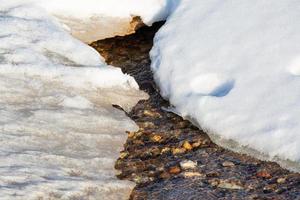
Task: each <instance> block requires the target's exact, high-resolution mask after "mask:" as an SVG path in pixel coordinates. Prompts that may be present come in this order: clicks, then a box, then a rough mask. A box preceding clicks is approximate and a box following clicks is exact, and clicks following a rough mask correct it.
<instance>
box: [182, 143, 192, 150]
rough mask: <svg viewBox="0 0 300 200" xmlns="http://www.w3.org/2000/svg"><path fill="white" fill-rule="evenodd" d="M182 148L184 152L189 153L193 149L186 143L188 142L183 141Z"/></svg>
mask: <svg viewBox="0 0 300 200" xmlns="http://www.w3.org/2000/svg"><path fill="white" fill-rule="evenodd" d="M182 147H183V148H185V149H186V150H188V151H190V150H192V149H193V146H192V145H191V144H190V143H189V142H188V141H185V142H184V143H183V145H182Z"/></svg>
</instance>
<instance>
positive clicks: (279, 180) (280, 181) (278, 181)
mask: <svg viewBox="0 0 300 200" xmlns="http://www.w3.org/2000/svg"><path fill="white" fill-rule="evenodd" d="M285 182H286V178H278V179H277V183H279V184H282V183H285Z"/></svg>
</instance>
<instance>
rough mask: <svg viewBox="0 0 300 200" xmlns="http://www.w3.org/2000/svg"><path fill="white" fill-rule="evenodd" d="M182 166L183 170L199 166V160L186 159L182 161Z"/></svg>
mask: <svg viewBox="0 0 300 200" xmlns="http://www.w3.org/2000/svg"><path fill="white" fill-rule="evenodd" d="M180 167H181V169H183V170H188V169H195V168H196V167H197V162H194V161H191V160H184V161H181V162H180Z"/></svg>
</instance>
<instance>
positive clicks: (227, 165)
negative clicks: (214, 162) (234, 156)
mask: <svg viewBox="0 0 300 200" xmlns="http://www.w3.org/2000/svg"><path fill="white" fill-rule="evenodd" d="M222 166H223V167H234V166H235V164H234V163H233V162H230V161H225V162H223V163H222Z"/></svg>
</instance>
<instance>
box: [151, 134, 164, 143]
mask: <svg viewBox="0 0 300 200" xmlns="http://www.w3.org/2000/svg"><path fill="white" fill-rule="evenodd" d="M151 139H152V141H153V142H160V141H161V140H162V137H161V136H160V135H154V136H152V138H151Z"/></svg>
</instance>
